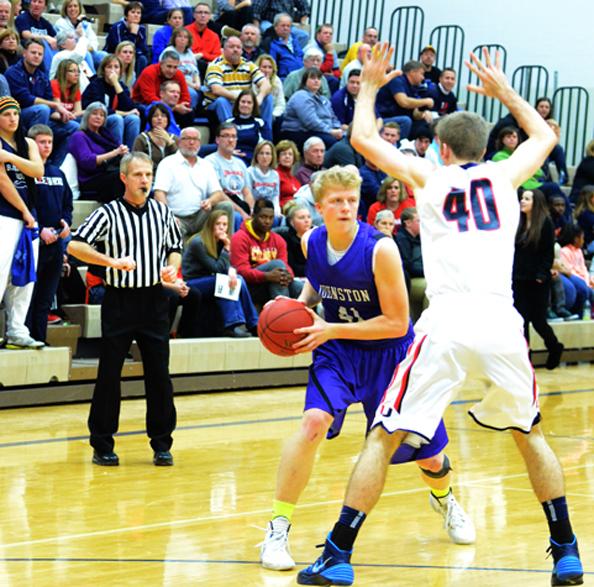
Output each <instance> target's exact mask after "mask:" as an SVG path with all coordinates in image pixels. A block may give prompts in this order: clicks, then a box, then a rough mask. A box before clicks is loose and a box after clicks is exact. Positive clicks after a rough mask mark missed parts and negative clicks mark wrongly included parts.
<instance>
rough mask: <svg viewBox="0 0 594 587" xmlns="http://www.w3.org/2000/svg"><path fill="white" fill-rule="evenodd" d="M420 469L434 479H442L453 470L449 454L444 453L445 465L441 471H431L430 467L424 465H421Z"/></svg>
mask: <svg viewBox="0 0 594 587" xmlns="http://www.w3.org/2000/svg"><path fill="white" fill-rule="evenodd" d="M419 469H421V471H423V473H424V474H425V475H427V477H431V478H432V479H442V478H443V477H445V476H446V475H447V474H448V473H449V472H450V471H451V470H452V467H451V466H450V459H448V455H443V465H442V466H441V469H440V470H439V471H429V470H428V469H423V467H419Z"/></svg>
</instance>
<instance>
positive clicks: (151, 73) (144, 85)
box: [132, 63, 191, 104]
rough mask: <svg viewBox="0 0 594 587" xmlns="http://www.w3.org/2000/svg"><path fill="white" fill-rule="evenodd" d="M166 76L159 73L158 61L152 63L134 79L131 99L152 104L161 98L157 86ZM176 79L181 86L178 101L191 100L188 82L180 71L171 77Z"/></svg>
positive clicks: (159, 85) (158, 86)
mask: <svg viewBox="0 0 594 587" xmlns="http://www.w3.org/2000/svg"><path fill="white" fill-rule="evenodd" d="M166 79H167V78H165V77H163V75H161V66H160V65H159V64H158V63H153V64H152V65H149V66H148V67H146V68H145V69H143V71H142V73H141V74H140V76H139V77H138V79H137V80H136V83H135V84H134V88H133V89H132V99H133V100H134V101H135V102H140V103H141V104H152V103H153V102H158V101H159V100H161V97H160V96H159V88H160V87H161V84H162V83H163V82H164V81H166ZM171 79H172V80H173V81H176V82H177V83H178V84H179V87H180V88H181V97H180V99H179V101H180V102H187V103H188V104H189V103H190V102H191V98H190V92H189V91H188V84H187V83H186V78H185V77H184V74H183V73H182V72H181V71H179V70H178V71H176V72H175V75H174V76H173V77H172V78H171Z"/></svg>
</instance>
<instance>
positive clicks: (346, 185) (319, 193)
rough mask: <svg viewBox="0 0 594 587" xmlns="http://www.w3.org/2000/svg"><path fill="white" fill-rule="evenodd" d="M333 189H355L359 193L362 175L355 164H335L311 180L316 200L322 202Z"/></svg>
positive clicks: (319, 172)
mask: <svg viewBox="0 0 594 587" xmlns="http://www.w3.org/2000/svg"><path fill="white" fill-rule="evenodd" d="M332 189H341V190H355V191H356V192H357V195H359V194H360V190H361V176H360V175H359V170H358V169H357V168H356V167H355V166H354V165H346V166H344V167H343V166H341V165H335V166H334V167H331V168H330V169H326V170H325V171H318V173H316V174H314V176H313V179H312V181H311V191H312V193H313V196H314V200H315V201H316V203H317V202H320V201H321V200H322V198H323V197H324V196H325V195H326V194H327V193H328V192H330V191H332Z"/></svg>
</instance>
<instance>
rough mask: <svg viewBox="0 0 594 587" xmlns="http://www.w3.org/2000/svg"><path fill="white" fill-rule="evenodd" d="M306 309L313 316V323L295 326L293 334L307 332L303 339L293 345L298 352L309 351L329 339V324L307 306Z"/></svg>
mask: <svg viewBox="0 0 594 587" xmlns="http://www.w3.org/2000/svg"><path fill="white" fill-rule="evenodd" d="M307 311H308V312H309V313H310V315H311V317H312V318H313V324H312V325H311V326H304V327H303V328H296V329H295V330H294V331H293V332H294V333H295V334H307V336H306V337H305V338H304V339H303V340H300V341H299V342H296V343H295V344H294V345H293V349H294V350H295V351H296V352H298V353H308V352H311V351H313V350H314V349H315V348H317V347H319V346H320V345H321V344H324V343H325V342H326V341H327V340H329V339H330V325H329V324H328V322H326V321H325V320H323V319H322V318H320V317H319V316H318V315H317V314H316V313H315V312H314V311H313V310H312V309H311V308H307Z"/></svg>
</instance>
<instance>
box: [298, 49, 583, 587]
mask: <svg viewBox="0 0 594 587" xmlns="http://www.w3.org/2000/svg"><path fill="white" fill-rule="evenodd" d="M392 53H393V50H392V49H389V47H388V45H387V44H384V45H382V46H381V47H379V46H378V48H377V49H376V50H375V51H374V53H373V55H372V57H371V58H370V59H367V60H366V63H365V65H364V68H363V74H362V79H361V89H360V92H359V96H358V99H357V105H356V108H355V118H354V128H353V133H352V137H353V138H352V141H353V145H354V146H355V148H356V149H357V150H358V151H359V152H360V153H361V154H362V155H363V156H364V157H365V158H366V159H367V160H370V161H372V162H373V163H374V164H375V165H377V166H378V167H379V168H380V169H382V170H383V171H385V172H386V173H387V174H388V175H391V176H393V177H396V178H398V179H400V180H401V181H404V182H406V183H407V184H409V185H412V186H413V187H414V188H415V193H416V197H417V209H418V212H419V215H420V220H421V234H422V239H423V263H424V268H425V277H426V279H427V295H428V297H429V308H428V309H427V310H425V312H423V315H422V316H421V318H420V320H419V321H418V322H417V324H416V326H415V329H416V335H415V340H414V343H413V345H412V346H411V350H410V351H409V353H408V354H407V357H406V359H405V360H404V361H403V362H402V363H401V364H400V365H399V366H398V367H397V370H396V373H395V375H394V379H393V381H392V383H391V384H390V386H389V388H388V390H387V392H386V394H385V396H384V398H383V400H382V401H381V403H380V406H379V407H378V410H377V413H376V416H375V420H374V422H373V425H372V430H371V432H370V433H369V435H368V436H367V439H366V442H365V446H364V448H363V451H362V452H361V455H360V457H359V460H358V462H357V464H356V466H355V468H354V470H353V473H352V476H351V479H350V481H349V485H348V488H347V491H346V496H345V501H344V505H343V509H342V512H341V514H340V518H339V520H338V522H337V523H336V525H335V526H334V528H333V530H332V531H331V532H330V534H329V535H328V537H327V539H326V543H325V545H324V551H323V554H322V555H321V556H320V558H318V560H317V561H316V562H315V563H314V564H313V565H311V566H309V567H307V568H306V569H304V570H302V571H301V572H300V573H299V575H298V577H297V582H298V583H299V584H301V585H351V584H352V583H353V581H354V573H353V568H352V566H351V564H350V557H351V553H352V548H353V544H354V542H355V539H356V537H357V533H358V531H359V529H360V527H361V524H362V523H363V521H364V520H365V517H366V516H367V514H369V512H370V511H371V510H372V509H373V507H374V506H375V504H376V503H377V500H378V499H379V496H380V494H381V492H382V489H383V486H384V483H385V478H386V471H387V468H388V464H389V463H390V460H391V457H392V455H393V454H394V451H395V450H396V449H397V448H398V446H399V445H400V444H401V443H402V442H406V438H407V435H409V434H410V433H411V432H413V433H415V434H416V435H417V436H419V437H421V438H423V439H425V441H426V442H429V440H430V439H431V438H432V437H433V435H434V433H435V430H436V429H437V428H438V426H439V424H440V422H441V417H442V415H443V412H444V410H445V409H446V407H447V406H448V405H449V403H450V402H451V401H452V399H453V398H452V396H453V394H454V392H455V391H456V390H458V389H459V388H460V387H461V385H462V384H463V382H464V380H465V378H466V376H467V375H474V376H479V377H483V378H486V379H488V380H489V381H490V382H491V384H492V385H491V387H490V388H489V390H488V391H487V393H486V395H485V397H484V398H483V399H482V401H480V402H479V403H478V404H476V405H475V406H473V407H472V408H471V409H470V415H471V416H472V418H473V419H474V420H475V421H476V422H477V423H478V424H481V425H483V426H485V427H488V428H492V429H495V430H511V433H512V436H513V438H514V440H515V442H516V445H517V446H518V449H519V451H520V453H521V455H522V457H523V459H524V461H525V463H526V468H527V470H528V476H529V478H530V481H531V484H532V488H533V490H534V493H535V494H536V497H537V498H538V500H539V501H540V502H541V503H542V506H543V509H544V512H545V516H546V518H547V522H548V526H549V531H550V551H551V553H552V555H553V561H554V568H553V574H552V580H551V583H552V585H580V584H581V583H582V582H583V578H582V576H583V570H582V565H581V562H580V559H579V553H578V548H577V541H576V538H575V536H574V534H573V530H572V527H571V524H570V521H569V514H568V510H567V503H566V499H565V488H564V481H563V472H562V469H561V465H560V464H559V461H558V460H557V457H556V456H555V454H554V453H553V451H552V450H551V448H550V447H549V446H548V444H547V442H546V440H545V438H544V435H543V433H542V431H541V429H540V426H539V424H538V422H539V421H540V413H539V406H538V389H537V387H536V381H535V379H534V372H533V371H532V368H531V365H530V362H529V359H528V352H527V348H526V344H525V341H524V339H523V336H522V319H521V317H520V315H519V314H518V313H517V311H516V310H515V308H514V306H513V296H512V292H511V275H512V265H513V255H514V240H515V234H516V230H517V226H518V219H519V204H518V198H517V193H516V189H517V188H518V186H519V185H520V184H521V183H522V182H523V181H525V180H526V178H528V177H530V176H531V175H532V174H533V173H534V171H535V170H537V169H539V168H540V166H541V165H542V162H543V161H544V159H545V158H546V156H547V155H548V154H549V153H550V151H551V150H552V148H553V147H554V146H555V143H556V137H555V135H554V133H553V132H552V131H551V130H550V129H549V128H548V125H547V124H546V123H545V122H544V120H543V119H542V118H541V117H540V115H539V114H538V113H537V112H536V110H534V109H533V108H532V107H531V106H530V105H529V104H528V103H527V102H526V101H525V100H523V99H522V98H521V97H520V96H519V95H518V94H517V93H516V92H515V90H513V88H512V87H511V86H510V84H509V82H508V80H507V78H506V77H505V74H504V73H503V72H502V70H501V67H500V60H499V56H497V59H496V62H495V64H494V65H493V64H492V63H491V60H490V58H489V54H488V52H487V51H485V52H484V63H482V62H481V61H480V60H479V59H478V58H477V57H476V56H475V55H471V58H472V63H468V62H467V64H466V65H467V66H468V67H469V69H470V70H471V71H472V72H473V73H474V74H476V75H477V76H478V78H479V80H480V81H481V83H482V85H480V86H469V90H470V91H474V92H477V93H480V94H482V95H485V96H487V97H490V98H496V99H498V100H499V101H500V102H501V103H502V104H503V105H504V106H506V107H507V108H508V109H509V111H510V113H511V114H512V115H513V116H514V118H515V119H516V120H517V121H518V123H519V125H520V126H521V127H522V128H523V129H524V130H525V131H526V132H527V134H528V140H526V141H525V142H524V143H522V144H521V145H520V146H519V147H518V148H517V149H516V151H514V153H513V155H512V156H511V157H510V158H509V159H507V160H506V161H502V162H499V163H492V162H488V163H486V164H478V162H479V161H480V160H481V159H482V157H483V155H484V152H485V147H486V145H487V125H486V123H485V121H484V120H483V119H482V118H481V117H480V116H478V115H476V114H471V113H467V112H459V113H455V114H451V115H449V116H446V117H444V118H443V119H441V120H440V121H439V123H438V125H437V136H438V138H439V143H440V145H439V148H440V155H441V158H442V159H443V161H444V166H443V167H440V168H437V169H435V168H434V167H433V166H432V165H431V164H429V163H428V162H427V161H425V160H423V159H420V158H411V157H405V156H404V155H402V154H401V153H398V152H397V151H393V150H389V149H386V148H385V146H384V145H383V141H382V140H381V138H380V137H379V135H378V132H377V128H376V126H375V121H374V110H373V108H374V103H375V96H376V94H377V92H378V90H379V88H380V87H382V86H383V85H384V84H385V83H387V82H388V81H389V80H390V79H392V78H393V77H394V76H395V75H398V73H392V74H386V71H388V66H389V64H390V63H391V62H392ZM395 531H397V530H396V529H395ZM494 548H497V546H496V545H495V546H494Z"/></svg>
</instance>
